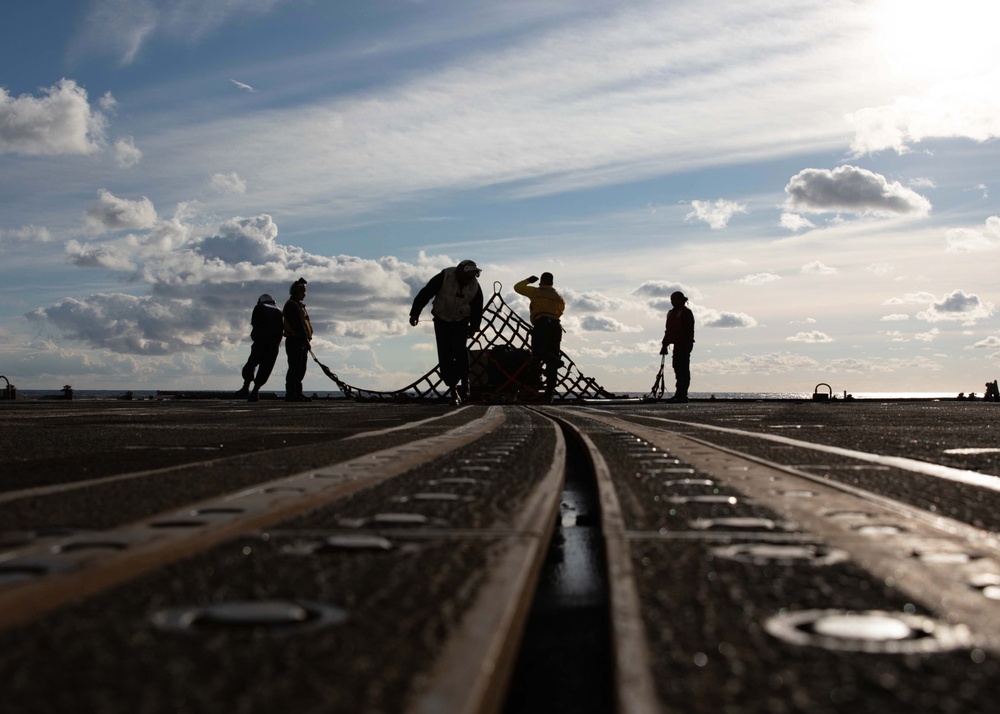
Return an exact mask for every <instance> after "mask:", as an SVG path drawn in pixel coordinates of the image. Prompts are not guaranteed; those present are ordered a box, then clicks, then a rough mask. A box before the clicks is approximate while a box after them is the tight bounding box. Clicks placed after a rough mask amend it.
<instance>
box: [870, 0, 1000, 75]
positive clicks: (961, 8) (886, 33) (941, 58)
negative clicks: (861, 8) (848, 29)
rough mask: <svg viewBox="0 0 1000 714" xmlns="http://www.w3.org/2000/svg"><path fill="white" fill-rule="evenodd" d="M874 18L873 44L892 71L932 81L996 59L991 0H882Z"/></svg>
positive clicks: (996, 9)
mask: <svg viewBox="0 0 1000 714" xmlns="http://www.w3.org/2000/svg"><path fill="white" fill-rule="evenodd" d="M875 21H876V35H877V40H876V41H877V43H878V45H879V49H880V50H881V52H882V55H883V56H884V58H885V60H886V62H887V63H888V65H889V68H890V69H891V70H892V71H893V72H894V73H896V74H899V75H902V76H908V77H914V78H922V79H926V80H929V81H935V82H937V81H944V80H948V79H960V78H962V77H967V76H969V75H979V74H985V73H987V72H990V71H991V70H994V69H996V68H997V66H998V63H1000V48H998V46H997V42H996V39H995V34H996V31H997V27H998V26H1000V3H998V2H996V0H882V1H881V2H880V3H879V5H878V8H877V10H876V14H875Z"/></svg>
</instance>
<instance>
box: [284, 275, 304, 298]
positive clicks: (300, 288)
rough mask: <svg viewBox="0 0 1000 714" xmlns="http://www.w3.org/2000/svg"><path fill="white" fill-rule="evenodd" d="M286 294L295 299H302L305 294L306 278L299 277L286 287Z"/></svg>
mask: <svg viewBox="0 0 1000 714" xmlns="http://www.w3.org/2000/svg"><path fill="white" fill-rule="evenodd" d="M288 294H289V295H291V296H292V298H294V299H295V300H302V299H303V298H304V297H305V296H306V279H305V278H299V279H298V280H296V281H295V282H294V283H292V286H291V287H290V288H288Z"/></svg>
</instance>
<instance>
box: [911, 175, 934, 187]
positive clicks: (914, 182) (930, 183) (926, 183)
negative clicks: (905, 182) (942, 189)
mask: <svg viewBox="0 0 1000 714" xmlns="http://www.w3.org/2000/svg"><path fill="white" fill-rule="evenodd" d="M910 185H911V186H916V187H917V188H937V184H936V183H934V179H931V178H925V177H917V178H914V179H910Z"/></svg>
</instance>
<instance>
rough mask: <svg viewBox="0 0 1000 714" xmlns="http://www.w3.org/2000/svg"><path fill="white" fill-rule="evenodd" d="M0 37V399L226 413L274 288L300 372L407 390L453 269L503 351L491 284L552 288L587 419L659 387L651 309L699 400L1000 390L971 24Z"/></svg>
mask: <svg viewBox="0 0 1000 714" xmlns="http://www.w3.org/2000/svg"><path fill="white" fill-rule="evenodd" d="M8 5H12V6H13V7H6V6H5V8H4V9H3V11H2V22H0V373H2V374H5V375H7V376H8V377H9V378H10V379H11V381H12V382H14V383H15V384H16V385H17V386H18V387H19V388H21V389H32V388H38V389H45V388H58V387H61V386H62V385H63V384H72V385H73V386H74V387H76V388H78V389H170V388H179V387H187V388H206V389H228V388H235V387H237V386H239V376H238V375H239V368H240V366H241V365H242V363H243V361H244V360H245V358H246V355H247V354H248V352H249V324H248V323H249V316H250V311H251V309H252V307H253V304H254V303H255V301H256V298H257V296H258V295H259V294H261V293H263V292H267V293H271V294H273V295H275V296H276V297H278V298H279V299H283V298H284V296H286V295H287V290H288V285H289V284H290V283H291V282H292V281H293V280H295V279H296V278H298V277H300V276H303V277H305V278H306V279H307V280H308V281H309V298H308V300H307V304H308V306H309V310H310V315H311V316H312V318H313V323H314V325H315V327H316V333H317V334H316V339H315V341H314V351H315V352H316V353H317V355H318V356H319V357H320V358H321V359H322V360H323V361H324V363H326V364H328V365H329V366H330V367H331V368H332V369H334V371H336V372H338V373H339V374H340V376H341V377H343V378H344V379H345V380H346V381H348V382H349V383H351V384H354V385H357V386H361V387H366V388H373V389H394V388H399V387H403V386H405V385H406V384H408V383H410V382H411V381H413V380H414V379H415V378H417V377H418V376H420V375H421V374H423V373H424V372H425V371H427V370H428V369H430V368H431V367H432V366H433V365H434V363H435V355H434V349H433V336H432V330H431V326H430V323H429V321H423V322H421V324H420V325H419V326H418V327H417V328H411V327H409V325H408V324H407V313H408V308H409V304H410V302H411V300H412V297H413V295H414V294H415V292H416V290H418V289H419V288H420V287H421V286H422V285H423V284H424V282H425V281H426V280H428V279H429V278H430V277H431V276H433V275H434V273H436V272H437V271H438V270H440V269H441V268H443V267H446V266H448V265H454V264H455V263H457V262H458V261H459V260H462V259H465V258H472V259H474V260H476V261H477V262H478V263H479V264H480V266H481V267H482V268H483V277H482V281H483V284H484V288H485V290H486V292H487V295H489V293H490V292H491V290H492V287H491V286H492V285H493V283H494V281H499V282H500V283H501V284H502V286H503V287H502V293H503V295H504V296H505V297H508V298H509V302H510V303H511V304H512V305H513V306H514V307H515V308H517V309H518V310H519V311H520V312H521V313H522V314H524V315H526V314H527V311H526V306H525V305H524V303H523V302H521V301H520V298H515V296H513V293H512V291H511V286H512V285H513V283H514V282H516V281H517V280H519V279H521V278H523V277H526V276H528V275H530V274H539V273H541V272H543V271H546V270H548V271H551V272H553V273H554V274H555V276H556V286H557V288H559V289H560V290H561V291H562V292H563V293H564V295H565V297H566V298H567V303H568V308H567V313H566V316H565V319H564V325H565V327H566V331H567V334H566V336H565V338H564V341H563V347H564V349H565V350H566V351H567V352H568V353H569V354H570V355H571V356H572V357H573V359H574V361H575V362H576V363H577V364H578V366H580V368H581V369H582V370H583V371H584V372H585V373H586V374H588V375H591V376H594V377H595V378H597V380H598V381H599V382H600V383H602V384H603V385H604V386H605V387H606V388H608V389H610V390H612V391H644V390H647V389H648V388H649V386H650V385H651V383H652V378H653V375H654V374H655V371H656V369H657V367H658V365H659V357H658V354H657V352H658V344H659V340H660V337H661V336H662V331H663V320H664V315H665V311H666V309H667V305H668V301H667V297H668V296H669V294H670V292H672V291H673V290H675V289H681V290H683V291H684V292H685V293H686V294H687V295H688V296H689V297H690V299H691V302H690V305H691V306H692V308H693V310H694V311H695V316H696V319H697V323H698V326H697V334H696V339H697V343H696V346H695V352H694V355H693V363H692V369H693V374H694V378H693V382H692V391H695V392H723V391H788V390H791V391H808V390H811V389H812V387H813V385H815V384H816V383H818V382H826V383H829V384H831V385H832V386H833V388H834V390H835V391H838V392H839V391H842V390H847V391H850V392H856V393H862V392H876V391H922V392H924V391H934V392H944V393H949V392H954V393H957V392H959V391H964V392H969V391H978V392H982V389H983V383H984V382H985V381H986V380H992V379H995V378H996V377H997V376H998V374H997V373H998V372H1000V325H998V321H1000V317H998V314H997V309H998V308H997V305H998V303H1000V297H998V294H997V293H998V286H1000V281H998V280H997V268H996V265H997V258H998V257H1000V209H998V207H997V205H996V198H995V194H998V193H1000V185H998V176H997V171H998V168H997V167H998V166H1000V145H998V142H997V136H998V135H1000V81H998V80H1000V62H998V60H1000V46H998V45H997V43H995V42H994V41H993V37H992V35H991V33H992V31H993V28H995V27H997V26H998V24H1000V23H998V21H1000V9H997V8H993V7H991V6H990V4H988V3H982V2H978V1H973V0H955V1H954V2H949V3H929V2H928V3H914V2H901V1H900V0H855V1H848V0H832V1H831V0H822V1H815V2H813V1H811V0H805V1H804V2H797V3H794V4H793V3H788V2H784V1H782V2H778V1H777V0H772V1H765V0H749V1H747V2H743V3H738V4H736V3H731V2H721V1H716V2H713V1H711V0H708V1H706V0H697V1H694V0H692V1H690V2H686V1H680V2H669V3H666V2H638V1H637V2H620V3H607V2H603V1H598V0H593V1H589V0H577V1H574V2H569V1H568V0H566V1H564V0H531V1H528V0H523V1H521V0H517V1H513V2H497V1H494V2H480V1H479V0H463V1H461V2H459V1H458V0H454V1H452V0H442V1H436V0H423V1H413V0H367V1H366V2H356V3H355V2H342V3H328V2H319V0H175V1H174V2H159V1H154V0H87V1H83V0H81V1H80V2H77V1H76V0H73V1H66V2H63V1H61V0H43V1H42V2H37V3H8ZM282 363H283V357H282ZM282 363H279V367H278V368H277V369H276V372H275V375H274V376H272V380H271V382H270V383H269V384H268V386H269V387H270V388H274V389H281V388H283V379H282V377H283V373H284V368H283V364H282ZM330 386H331V385H330V383H329V382H328V380H327V379H326V377H325V376H323V375H322V373H321V372H320V371H319V370H317V369H312V370H310V373H309V375H308V376H307V379H306V383H305V387H306V389H307V390H311V389H313V390H319V389H326V388H328V387H330Z"/></svg>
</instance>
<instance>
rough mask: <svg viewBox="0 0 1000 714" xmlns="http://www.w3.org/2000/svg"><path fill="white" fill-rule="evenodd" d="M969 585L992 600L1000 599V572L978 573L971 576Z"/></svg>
mask: <svg viewBox="0 0 1000 714" xmlns="http://www.w3.org/2000/svg"><path fill="white" fill-rule="evenodd" d="M969 586H970V587H972V588H975V589H976V590H978V591H980V592H981V593H982V594H983V597H985V598H988V599H990V600H1000V574H998V573H976V574H974V575H972V576H970V577H969Z"/></svg>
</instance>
